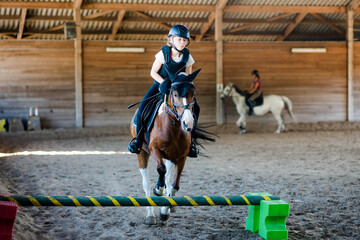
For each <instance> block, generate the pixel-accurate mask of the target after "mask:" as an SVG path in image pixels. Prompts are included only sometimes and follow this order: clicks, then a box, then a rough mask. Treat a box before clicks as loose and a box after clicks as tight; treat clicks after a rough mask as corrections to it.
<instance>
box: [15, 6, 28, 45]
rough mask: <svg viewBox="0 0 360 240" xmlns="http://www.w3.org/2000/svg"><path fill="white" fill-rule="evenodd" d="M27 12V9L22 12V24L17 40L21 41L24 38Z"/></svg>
mask: <svg viewBox="0 0 360 240" xmlns="http://www.w3.org/2000/svg"><path fill="white" fill-rule="evenodd" d="M26 12H27V9H26V8H23V9H22V10H21V16H20V23H19V32H18V34H17V39H18V40H20V39H21V38H22V35H23V32H24V26H25V20H26Z"/></svg>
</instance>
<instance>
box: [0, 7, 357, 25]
mask: <svg viewBox="0 0 360 240" xmlns="http://www.w3.org/2000/svg"><path fill="white" fill-rule="evenodd" d="M110 12H113V11H110V10H109V12H108V13H110ZM100 13H104V15H105V11H102V12H99V13H95V14H100ZM95 14H91V15H88V16H85V17H82V21H99V22H101V21H103V22H115V21H116V17H110V16H109V17H103V16H100V17H97V16H94V17H93V15H95ZM2 20H4V21H8V20H15V21H18V20H19V16H16V15H1V16H0V21H2ZM72 20H73V17H68V16H30V15H28V14H27V15H26V21H27V22H29V21H72ZM123 21H124V22H143V21H144V18H142V17H124V19H123ZM147 21H149V22H175V23H178V22H194V23H207V22H208V18H179V17H174V18H171V17H153V18H151V19H147ZM223 23H263V24H276V23H281V24H290V23H294V21H293V20H291V19H278V20H274V21H271V22H264V19H254V18H252V19H246V18H224V19H223ZM327 23H330V24H344V25H346V20H339V19H337V20H327ZM354 23H355V24H360V20H356V19H354ZM301 24H324V23H323V22H320V21H319V20H317V19H306V20H303V21H302V22H301Z"/></svg>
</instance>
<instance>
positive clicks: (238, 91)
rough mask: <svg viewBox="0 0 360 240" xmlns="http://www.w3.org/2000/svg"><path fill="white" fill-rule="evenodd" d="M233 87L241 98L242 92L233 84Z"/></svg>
mask: <svg viewBox="0 0 360 240" xmlns="http://www.w3.org/2000/svg"><path fill="white" fill-rule="evenodd" d="M233 87H234V88H235V91H236V92H237V93H238V94H240V95H241V96H244V92H243V91H242V90H241V89H240V88H238V86H236V85H235V84H233Z"/></svg>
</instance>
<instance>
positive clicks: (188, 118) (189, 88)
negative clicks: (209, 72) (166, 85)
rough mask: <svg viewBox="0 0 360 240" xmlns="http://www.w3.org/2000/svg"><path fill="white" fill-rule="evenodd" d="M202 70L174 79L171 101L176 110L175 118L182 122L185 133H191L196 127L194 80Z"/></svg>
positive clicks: (183, 74)
mask: <svg viewBox="0 0 360 240" xmlns="http://www.w3.org/2000/svg"><path fill="white" fill-rule="evenodd" d="M200 70H201V69H198V70H196V71H195V72H193V73H192V74H189V75H187V74H186V73H180V74H178V75H177V76H176V77H175V78H174V79H172V84H171V91H170V99H171V102H172V105H173V108H174V114H175V117H176V118H177V119H178V120H179V121H180V122H181V128H182V130H183V131H191V130H192V129H193V127H194V117H193V114H192V111H193V106H194V103H195V95H196V88H195V85H194V83H193V80H194V79H195V77H196V76H197V74H198V73H199V72H200Z"/></svg>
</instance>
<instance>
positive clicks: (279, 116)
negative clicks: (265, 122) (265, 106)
mask: <svg viewBox="0 0 360 240" xmlns="http://www.w3.org/2000/svg"><path fill="white" fill-rule="evenodd" d="M273 115H274V117H275V119H276V121H277V123H278V127H277V129H276V132H275V133H280V132H281V128H282V125H283V124H284V123H283V120H282V118H281V115H280V114H275V113H273Z"/></svg>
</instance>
